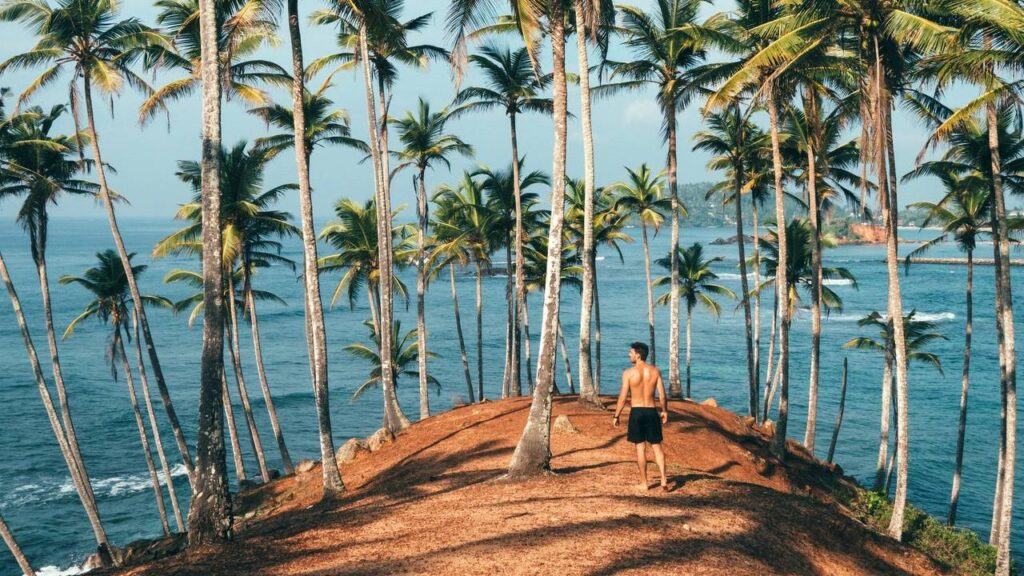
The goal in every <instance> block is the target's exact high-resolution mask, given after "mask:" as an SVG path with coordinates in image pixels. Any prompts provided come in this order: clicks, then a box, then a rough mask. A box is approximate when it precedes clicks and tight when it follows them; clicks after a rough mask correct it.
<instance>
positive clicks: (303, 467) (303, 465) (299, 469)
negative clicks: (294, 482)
mask: <svg viewBox="0 0 1024 576" xmlns="http://www.w3.org/2000/svg"><path fill="white" fill-rule="evenodd" d="M315 467H316V462H314V461H313V460H302V461H300V462H299V463H298V464H296V465H295V473H296V474H305V473H306V472H309V471H310V470H312V469H313V468H315Z"/></svg>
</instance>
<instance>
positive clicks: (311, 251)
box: [288, 0, 387, 499]
mask: <svg viewBox="0 0 1024 576" xmlns="http://www.w3.org/2000/svg"><path fill="white" fill-rule="evenodd" d="M288 33H289V37H290V39H291V48H292V114H291V116H292V131H293V132H294V134H295V138H294V147H295V163H296V166H297V168H298V170H297V172H298V176H299V205H300V213H301V219H302V266H303V268H302V279H303V287H304V288H305V290H304V298H303V310H305V313H306V344H307V348H308V350H309V362H310V375H311V376H312V379H313V390H314V397H315V400H316V415H317V428H318V429H319V432H320V458H321V460H320V462H321V464H322V465H321V468H322V469H323V485H324V496H323V497H324V498H325V499H331V498H335V497H336V496H338V495H339V494H340V493H341V491H342V490H344V489H345V484H344V482H343V481H342V478H341V472H340V471H338V466H337V460H336V458H335V454H334V439H333V437H332V428H331V409H330V387H329V382H328V374H327V329H326V328H325V326H324V310H323V300H322V299H321V295H320V276H319V272H318V270H317V265H318V263H319V257H318V256H317V246H316V229H315V228H314V225H313V196H312V188H311V186H310V184H309V157H310V155H311V154H312V150H313V144H312V142H313V139H312V137H311V136H310V134H309V132H307V129H308V128H311V127H312V126H314V124H313V122H312V121H313V119H314V118H310V119H309V120H307V119H306V111H305V109H304V95H305V93H306V90H305V85H304V83H305V77H304V73H305V68H304V64H303V60H302V33H301V30H300V28H299V2H298V0H288ZM310 132H312V130H310ZM385 214H387V212H385ZM385 396H386V394H385Z"/></svg>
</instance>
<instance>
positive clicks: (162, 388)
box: [76, 74, 220, 483]
mask: <svg viewBox="0 0 1024 576" xmlns="http://www.w3.org/2000/svg"><path fill="white" fill-rule="evenodd" d="M82 81H83V84H84V89H83V91H82V93H83V94H84V96H85V113H86V118H87V121H88V130H89V144H90V145H91V147H92V154H93V161H94V163H95V167H96V177H97V180H98V181H99V185H100V199H101V200H102V201H103V207H104V209H105V210H106V213H107V221H108V222H109V223H110V232H111V234H112V235H113V237H114V246H115V247H116V248H117V253H118V255H119V256H120V257H121V264H122V265H123V266H124V272H125V277H126V278H127V280H128V290H129V293H130V295H131V298H132V306H133V311H134V312H135V314H136V315H137V316H138V317H139V325H140V327H141V328H142V337H143V339H145V341H146V351H147V353H148V354H149V365H150V367H151V368H152V369H153V378H154V380H156V387H157V390H158V391H159V392H160V399H161V401H162V402H163V405H164V410H165V411H166V412H167V421H168V422H169V423H170V425H171V431H172V432H173V433H174V441H175V443H176V444H177V445H178V450H179V451H180V452H181V460H182V463H184V464H185V469H186V470H188V473H189V479H190V480H191V479H192V478H193V477H194V476H195V473H194V467H193V465H192V456H191V454H190V453H189V450H188V443H187V442H186V441H185V434H184V432H182V430H181V424H180V423H179V421H178V414H177V412H175V410H174V405H173V403H172V402H171V393H170V391H169V390H168V389H167V381H166V380H164V372H163V369H162V368H161V365H160V358H159V356H157V352H156V344H154V343H153V335H152V333H151V332H150V330H149V319H148V318H147V317H146V310H145V308H144V307H143V306H142V296H141V294H140V293H139V285H138V283H137V282H136V280H135V273H134V272H133V271H132V266H131V262H130V261H129V259H128V249H127V248H125V245H124V238H123V237H122V236H121V229H120V227H119V226H118V223H117V214H116V213H115V211H114V202H113V199H112V198H111V197H110V188H109V187H108V186H107V173H106V165H105V164H104V163H103V155H102V154H101V152H100V141H99V134H98V133H97V131H96V121H95V117H94V114H93V106H92V81H91V79H90V76H89V74H85V75H84V76H83V77H82ZM219 90H220V88H219V83H218V92H217V95H216V97H217V110H216V115H217V122H218V133H217V135H216V137H215V138H216V145H217V147H218V148H217V149H216V150H215V152H214V154H217V153H219V150H220V148H219V146H220V133H219V122H220V92H219ZM209 106H210V105H209V104H204V111H205V112H208V113H209V114H213V111H212V110H208V108H209ZM205 124H206V122H205V121H204V128H207V126H206V125H205ZM206 140H210V141H212V140H211V139H210V138H207V139H205V140H204V145H205V144H206ZM218 202H219V200H218ZM218 238H219V234H218ZM211 240H212V239H211ZM218 245H219V244H218ZM204 246H205V238H204ZM197 449H198V446H197ZM76 450H77V448H76ZM193 483H194V481H193Z"/></svg>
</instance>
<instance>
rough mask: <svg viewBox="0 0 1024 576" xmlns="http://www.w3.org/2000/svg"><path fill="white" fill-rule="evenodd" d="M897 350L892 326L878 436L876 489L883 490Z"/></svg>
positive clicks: (886, 357)
mask: <svg viewBox="0 0 1024 576" xmlns="http://www.w3.org/2000/svg"><path fill="white" fill-rule="evenodd" d="M894 354H895V352H894V351H893V343H892V328H891V327H890V328H889V337H888V338H887V339H886V342H885V364H884V367H883V368H882V415H881V424H880V430H879V436H878V459H877V460H876V461H875V484H874V488H875V490H881V489H882V485H883V483H884V482H885V464H886V462H888V461H889V426H890V423H891V422H892V381H893V367H894V364H895V357H894Z"/></svg>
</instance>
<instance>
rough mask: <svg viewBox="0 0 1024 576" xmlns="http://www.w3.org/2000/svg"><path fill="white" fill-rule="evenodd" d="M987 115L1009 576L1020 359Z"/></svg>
mask: <svg viewBox="0 0 1024 576" xmlns="http://www.w3.org/2000/svg"><path fill="white" fill-rule="evenodd" d="M986 116H987V121H988V132H989V153H990V154H989V155H990V156H991V160H992V187H993V197H994V198H993V199H994V200H995V202H993V211H994V214H993V216H994V218H993V220H994V221H995V228H996V242H995V244H997V245H998V250H999V260H998V267H997V268H998V269H997V270H996V274H997V275H998V276H999V284H1000V285H999V292H1000V296H1001V299H1000V304H1001V310H998V311H997V312H998V314H999V316H1000V317H1001V318H1002V336H1003V341H1002V352H1003V357H1004V359H1005V365H1006V367H1005V371H1004V373H1005V378H1004V381H1005V382H1006V387H1005V394H1004V398H1005V417H1004V420H1003V430H1004V431H1005V435H1006V440H1005V448H1004V450H1003V458H1002V461H1003V466H1002V483H1001V485H1002V487H1001V492H1002V494H1001V495H1000V496H1001V497H1002V504H1001V509H1000V510H999V513H1000V516H1001V518H1000V520H999V539H998V550H997V553H996V574H997V576H1008V575H1009V574H1010V568H1011V564H1012V560H1011V558H1010V544H1011V541H1010V535H1011V534H1012V532H1011V530H1010V524H1011V522H1012V520H1013V488H1014V486H1013V483H1014V475H1015V468H1016V458H1017V357H1016V343H1015V340H1014V321H1013V290H1012V286H1011V281H1010V243H1009V242H1010V239H1009V229H1008V225H1007V212H1006V199H1005V198H1004V196H1003V181H1002V159H1001V158H1000V154H999V131H998V117H997V114H996V106H995V103H993V102H989V104H988V105H987V110H986Z"/></svg>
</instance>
